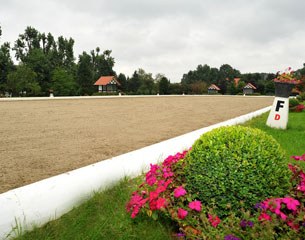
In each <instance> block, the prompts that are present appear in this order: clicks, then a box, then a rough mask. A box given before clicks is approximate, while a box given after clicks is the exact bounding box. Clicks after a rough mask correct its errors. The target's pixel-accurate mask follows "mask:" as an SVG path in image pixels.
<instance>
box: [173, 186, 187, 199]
mask: <svg viewBox="0 0 305 240" xmlns="http://www.w3.org/2000/svg"><path fill="white" fill-rule="evenodd" d="M185 194H186V190H185V189H184V188H183V187H182V186H180V187H177V188H176V189H175V190H174V197H175V198H178V197H181V196H184V195H185Z"/></svg>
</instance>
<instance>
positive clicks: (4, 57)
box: [0, 42, 14, 92]
mask: <svg viewBox="0 0 305 240" xmlns="http://www.w3.org/2000/svg"><path fill="white" fill-rule="evenodd" d="M13 69H14V63H13V61H12V58H11V55H10V45H9V43H7V42H6V43H4V44H2V45H1V46H0V92H3V91H4V90H5V89H6V82H7V76H8V74H9V73H10V72H11V71H13Z"/></svg>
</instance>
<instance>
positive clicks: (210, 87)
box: [208, 84, 220, 94]
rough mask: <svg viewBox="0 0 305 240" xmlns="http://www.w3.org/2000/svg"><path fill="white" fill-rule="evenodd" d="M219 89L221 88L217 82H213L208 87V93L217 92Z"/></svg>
mask: <svg viewBox="0 0 305 240" xmlns="http://www.w3.org/2000/svg"><path fill="white" fill-rule="evenodd" d="M218 91H220V88H219V87H217V86H216V85H215V84H211V85H210V86H209V87H208V94H217V93H218Z"/></svg>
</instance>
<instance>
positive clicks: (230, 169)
mask: <svg viewBox="0 0 305 240" xmlns="http://www.w3.org/2000/svg"><path fill="white" fill-rule="evenodd" d="M184 170H185V171H184V177H185V178H186V183H187V184H186V188H187V190H188V191H189V192H191V193H193V194H195V195H196V196H197V198H198V199H199V200H201V201H202V203H203V205H206V206H207V207H212V208H214V207H215V209H214V211H215V213H217V214H218V215H219V216H220V217H224V216H227V214H228V213H229V211H230V210H232V211H233V212H235V213H236V214H238V212H240V209H241V208H244V209H246V210H251V209H253V207H254V205H255V204H256V203H258V202H260V201H262V199H265V198H267V197H268V198H269V197H279V196H284V195H285V193H287V192H288V190H289V187H290V184H289V177H290V175H289V171H288V168H287V164H286V162H285V158H284V154H283V151H282V150H281V148H280V145H279V144H278V143H277V142H276V141H275V140H274V139H273V138H272V137H271V136H269V135H267V134H266V133H264V132H262V131H261V130H258V129H253V128H247V127H242V126H233V127H222V128H218V129H215V130H213V131H211V132H208V133H206V134H204V135H202V136H201V137H200V138H199V139H198V140H197V141H196V142H195V143H194V145H193V147H192V150H191V151H190V153H189V154H188V155H187V157H186V159H185V169H184Z"/></svg>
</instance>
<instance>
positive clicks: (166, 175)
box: [163, 167, 174, 178]
mask: <svg viewBox="0 0 305 240" xmlns="http://www.w3.org/2000/svg"><path fill="white" fill-rule="evenodd" d="M172 176H174V173H173V172H172V170H171V169H170V168H169V167H164V168H163V177H164V178H169V177H172Z"/></svg>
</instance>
